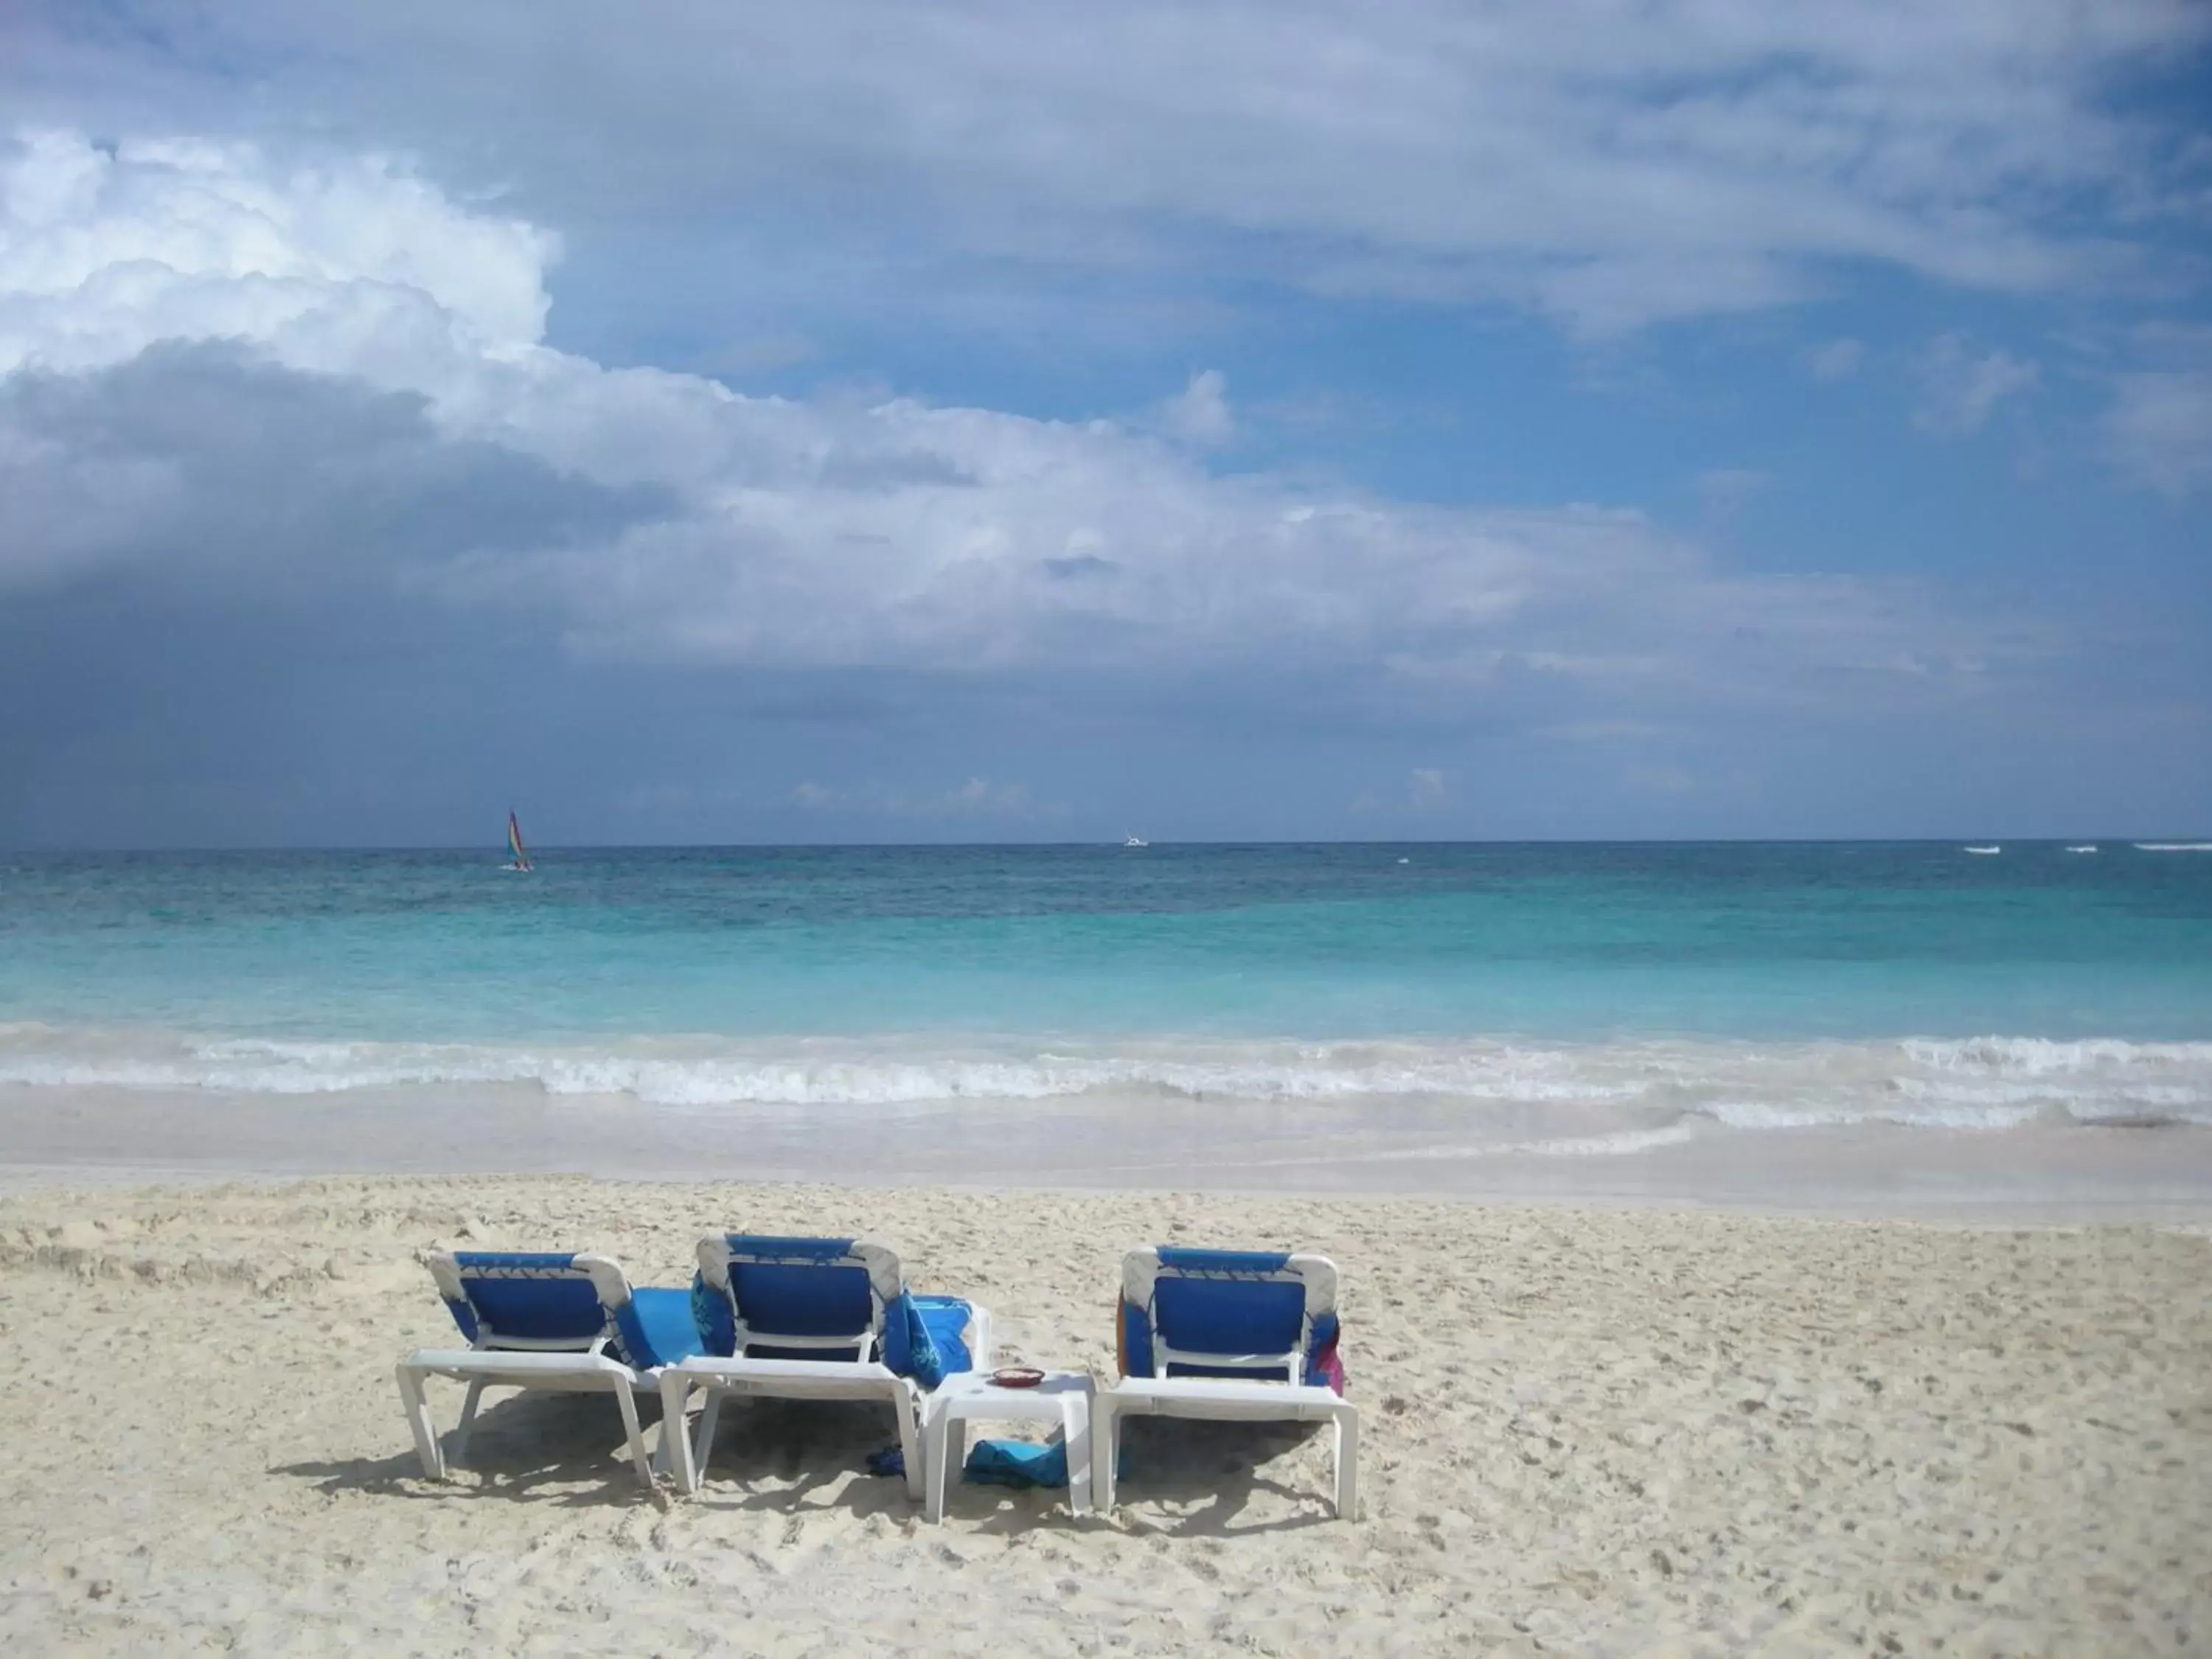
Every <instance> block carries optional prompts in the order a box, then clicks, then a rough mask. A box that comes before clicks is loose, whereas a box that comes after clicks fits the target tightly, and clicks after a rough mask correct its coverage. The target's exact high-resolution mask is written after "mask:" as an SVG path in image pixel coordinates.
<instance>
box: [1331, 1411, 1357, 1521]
mask: <svg viewBox="0 0 2212 1659" xmlns="http://www.w3.org/2000/svg"><path fill="white" fill-rule="evenodd" d="M1336 1518H1337V1519H1338V1520H1340V1521H1357V1520H1358V1518H1359V1413H1358V1412H1357V1411H1349V1410H1347V1411H1340V1412H1339V1413H1337V1414H1336Z"/></svg>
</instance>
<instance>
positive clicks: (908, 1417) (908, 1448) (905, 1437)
mask: <svg viewBox="0 0 2212 1659" xmlns="http://www.w3.org/2000/svg"><path fill="white" fill-rule="evenodd" d="M891 1415H892V1416H894V1417H896V1419H898V1436H899V1455H900V1458H901V1460H902V1462H904V1463H905V1464H906V1495H907V1496H908V1498H912V1499H913V1500H914V1501H915V1503H917V1504H919V1503H921V1501H922V1490H923V1488H922V1474H923V1467H922V1455H921V1423H920V1421H919V1420H918V1419H919V1418H920V1416H921V1401H919V1400H918V1399H917V1398H916V1397H915V1395H914V1392H913V1391H912V1390H911V1389H908V1388H907V1387H905V1386H904V1385H903V1384H902V1385H901V1387H900V1389H899V1391H898V1392H897V1393H896V1394H895V1395H892V1396H891Z"/></svg>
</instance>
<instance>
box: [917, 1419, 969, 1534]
mask: <svg viewBox="0 0 2212 1659" xmlns="http://www.w3.org/2000/svg"><path fill="white" fill-rule="evenodd" d="M950 1417H951V1413H948V1412H945V1411H944V1410H943V1409H941V1407H940V1408H939V1409H934V1410H925V1411H924V1412H923V1413H922V1420H921V1458H922V1467H923V1474H924V1478H925V1480H926V1482H927V1489H926V1491H925V1492H924V1494H923V1497H922V1500H921V1518H922V1519H923V1520H925V1521H927V1522H930V1523H931V1524H933V1525H934V1524H935V1523H936V1522H939V1521H942V1520H944V1519H945V1480H946V1464H947V1463H948V1462H950V1461H951V1451H950V1449H949V1448H948V1442H949V1441H950V1439H951V1430H952V1428H953V1426H954V1425H953V1424H952V1423H951V1421H950V1420H949V1419H950ZM961 1439H962V1440H963V1441H965V1440H966V1439H967V1436H966V1435H964V1434H963V1435H962V1436H961Z"/></svg>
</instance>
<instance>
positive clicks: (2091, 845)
mask: <svg viewBox="0 0 2212 1659" xmlns="http://www.w3.org/2000/svg"><path fill="white" fill-rule="evenodd" d="M2066 850H2067V851H2068V852H2069V853H2093V852H2095V851H2096V850H2097V844H2096V842H2084V843H2083V844H2082V845H2081V846H2080V847H2069V848H2067V849H2066Z"/></svg>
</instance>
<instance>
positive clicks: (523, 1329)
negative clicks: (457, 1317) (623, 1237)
mask: <svg viewBox="0 0 2212 1659" xmlns="http://www.w3.org/2000/svg"><path fill="white" fill-rule="evenodd" d="M461 1288H462V1289H463V1290H465V1291H467V1292H468V1297H469V1301H470V1304H471V1306H472V1307H473V1309H474V1310H475V1312H476V1315H477V1320H478V1322H480V1323H483V1324H485V1325H489V1327H490V1328H491V1334H493V1335H494V1336H498V1337H508V1338H514V1337H520V1338H524V1339H526V1340H529V1341H532V1342H559V1341H563V1340H567V1341H573V1342H574V1343H575V1345H576V1346H578V1347H580V1348H581V1347H587V1346H590V1345H591V1344H592V1342H593V1341H595V1340H598V1338H599V1337H600V1336H601V1335H603V1334H605V1331H606V1328H607V1316H606V1312H605V1310H604V1309H602V1308H601V1307H600V1306H599V1292H598V1291H595V1290H593V1289H592V1283H591V1281H590V1280H589V1279H478V1278H476V1277H473V1276H472V1275H471V1274H470V1273H467V1272H466V1271H465V1270H464V1272H463V1273H462V1275H461Z"/></svg>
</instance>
